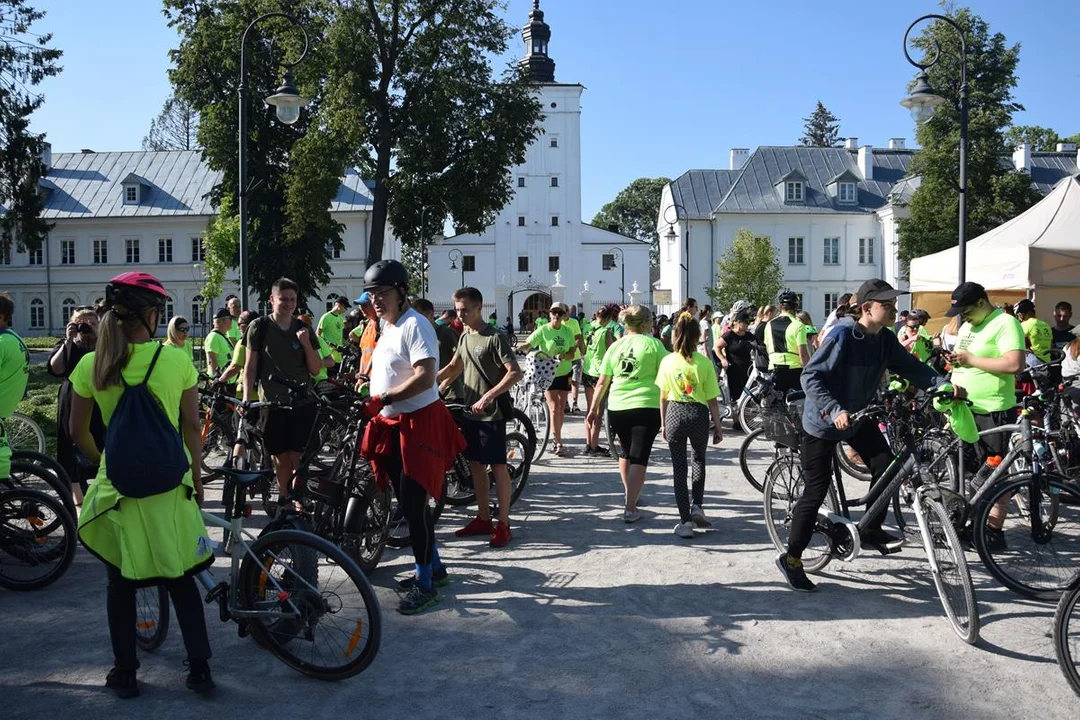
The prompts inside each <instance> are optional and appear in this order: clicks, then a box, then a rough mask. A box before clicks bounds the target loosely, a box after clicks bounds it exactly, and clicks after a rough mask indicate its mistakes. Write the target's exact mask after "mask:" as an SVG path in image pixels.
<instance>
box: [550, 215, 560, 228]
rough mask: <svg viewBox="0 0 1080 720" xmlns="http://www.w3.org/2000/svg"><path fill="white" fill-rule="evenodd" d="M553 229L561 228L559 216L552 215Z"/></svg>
mask: <svg viewBox="0 0 1080 720" xmlns="http://www.w3.org/2000/svg"><path fill="white" fill-rule="evenodd" d="M551 227H559V216H558V215H552V216H551Z"/></svg>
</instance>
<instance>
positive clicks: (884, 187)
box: [706, 146, 914, 217]
mask: <svg viewBox="0 0 1080 720" xmlns="http://www.w3.org/2000/svg"><path fill="white" fill-rule="evenodd" d="M873 153H874V172H873V176H872V177H871V178H870V179H869V180H866V179H860V178H861V177H862V175H861V174H859V166H858V151H856V150H848V149H847V148H822V147H803V146H795V147H770V146H766V147H759V148H758V149H757V150H756V151H755V152H754V154H753V155H751V156H750V158H749V159H748V160H747V161H746V165H744V166H743V169H742V170H741V171H740V172H739V173H738V177H737V179H736V180H735V182H734V183H733V184H732V187H731V189H730V190H729V191H728V192H727V193H726V194H725V195H724V197H723V199H722V200H721V201H720V202H719V203H717V204H716V205H714V206H713V212H716V213H756V212H768V213H800V214H805V213H836V212H842V213H865V212H872V211H874V210H877V209H878V208H880V207H882V206H883V205H885V204H886V203H887V202H888V196H889V191H890V190H891V189H892V187H893V185H895V184H896V183H897V182H899V181H900V180H901V178H903V177H904V176H905V175H906V174H907V169H908V165H910V163H911V158H912V156H913V155H914V151H913V150H906V149H905V150H887V149H879V148H874V150H873ZM845 171H847V172H850V173H852V174H853V175H854V179H855V180H858V182H856V189H857V196H856V199H857V201H856V202H855V203H854V204H844V205H841V204H839V203H838V202H837V201H836V200H835V198H833V197H832V196H830V195H829V193H828V191H827V189H826V188H827V187H828V185H829V184H830V183H831V182H832V181H833V179H835V178H836V177H837V176H839V175H842V174H843V173H844V172H845ZM792 173H801V174H802V175H803V176H804V177H805V178H806V188H805V192H804V193H803V196H804V201H803V202H801V203H785V202H784V201H783V199H782V197H781V195H780V193H779V192H778V191H777V189H776V184H777V183H778V182H780V181H781V180H782V179H784V178H786V177H788V176H789V175H791V174H792ZM706 217H707V215H706Z"/></svg>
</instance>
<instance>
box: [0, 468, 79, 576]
mask: <svg viewBox="0 0 1080 720" xmlns="http://www.w3.org/2000/svg"><path fill="white" fill-rule="evenodd" d="M76 544H77V540H76V527H75V520H74V518H73V517H72V516H71V514H70V513H68V511H67V509H66V508H65V507H64V505H63V503H61V502H60V501H59V500H57V499H56V498H55V497H53V496H52V495H50V494H46V493H44V492H41V491H39V490H35V489H33V488H29V487H20V486H17V485H14V486H13V485H4V486H0V587H5V588H7V589H9V590H40V589H41V588H43V587H46V586H47V585H51V584H52V583H54V582H56V581H57V580H58V579H60V577H61V576H62V575H63V574H64V573H65V572H66V571H67V569H68V568H69V567H70V566H71V561H72V560H73V559H74V558H75V545H76Z"/></svg>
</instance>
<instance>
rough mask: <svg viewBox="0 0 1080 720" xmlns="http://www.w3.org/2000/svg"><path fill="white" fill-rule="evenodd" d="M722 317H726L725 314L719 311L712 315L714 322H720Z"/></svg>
mask: <svg viewBox="0 0 1080 720" xmlns="http://www.w3.org/2000/svg"><path fill="white" fill-rule="evenodd" d="M722 317H724V313H722V312H720V311H719V310H717V311H716V312H714V313H713V314H712V319H713V320H719V319H720V318H722Z"/></svg>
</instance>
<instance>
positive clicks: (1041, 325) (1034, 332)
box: [1020, 317, 1054, 362]
mask: <svg viewBox="0 0 1080 720" xmlns="http://www.w3.org/2000/svg"><path fill="white" fill-rule="evenodd" d="M1020 327H1021V328H1023V329H1024V337H1025V338H1027V342H1028V345H1030V346H1031V352H1033V353H1034V354H1035V357H1037V358H1039V359H1040V360H1042V361H1043V362H1049V361H1050V347H1051V345H1053V344H1054V332H1053V331H1052V330H1051V329H1050V324H1049V323H1048V322H1046V321H1045V320H1040V319H1039V318H1033V317H1032V318H1028V319H1027V320H1025V321H1024V322H1022V323H1020Z"/></svg>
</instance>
